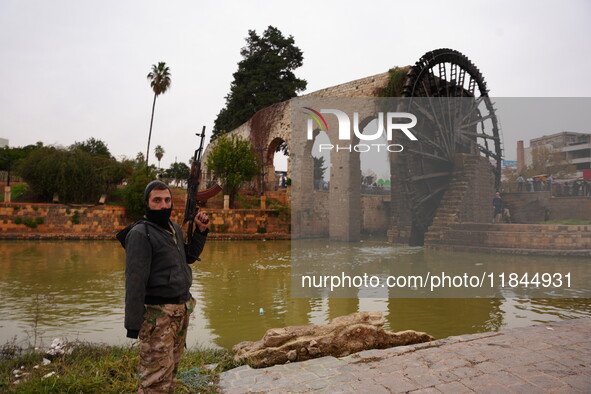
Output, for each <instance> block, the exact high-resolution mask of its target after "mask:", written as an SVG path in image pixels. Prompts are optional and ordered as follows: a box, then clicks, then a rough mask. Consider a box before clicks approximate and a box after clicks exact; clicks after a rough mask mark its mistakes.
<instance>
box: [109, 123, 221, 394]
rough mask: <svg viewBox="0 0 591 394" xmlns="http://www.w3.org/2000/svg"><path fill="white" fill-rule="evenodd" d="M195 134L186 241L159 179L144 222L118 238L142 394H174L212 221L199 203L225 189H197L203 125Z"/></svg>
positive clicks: (148, 195)
mask: <svg viewBox="0 0 591 394" xmlns="http://www.w3.org/2000/svg"><path fill="white" fill-rule="evenodd" d="M197 136H198V137H201V143H200V145H199V149H197V150H196V151H195V157H194V158H193V163H192V164H191V172H190V175H189V179H188V184H187V194H188V195H187V203H186V206H185V216H184V219H183V225H185V224H188V225H187V239H186V241H185V237H184V236H183V231H182V230H181V227H180V226H179V225H178V224H176V223H175V222H173V221H171V220H170V214H171V213H172V192H171V191H170V188H169V187H168V186H167V185H166V184H165V183H163V182H161V181H152V182H150V183H149V184H148V185H147V186H146V190H145V191H144V209H145V212H146V214H145V216H144V218H143V219H140V220H138V221H137V222H135V223H134V224H132V225H130V226H128V227H127V228H125V229H124V230H122V231H120V232H119V233H118V234H117V239H118V240H119V242H121V245H123V247H124V248H125V252H126V259H125V328H126V329H127V336H128V337H129V338H138V336H139V339H140V360H139V367H138V370H139V375H140V388H139V392H140V393H150V392H166V393H168V392H174V389H175V375H176V372H177V367H178V364H179V362H180V361H181V357H182V355H183V350H184V348H185V341H186V338H187V328H188V327H189V316H190V315H191V312H193V309H194V307H195V299H194V298H193V297H192V296H191V293H190V289H191V283H192V281H193V277H192V272H191V268H190V267H189V264H192V263H193V262H194V261H195V260H199V255H200V254H201V252H202V251H203V247H204V246H205V241H206V239H207V233H208V232H209V218H208V217H207V215H205V214H204V213H199V204H200V203H202V202H204V201H206V200H208V199H209V198H211V197H213V196H215V195H216V194H218V193H219V192H220V191H221V190H222V188H221V187H220V186H219V185H214V186H213V187H211V188H209V189H207V190H204V191H201V192H199V191H198V190H199V180H200V177H201V154H202V152H203V140H204V137H205V127H203V131H202V133H201V134H197ZM195 225H196V227H195V228H194V226H195Z"/></svg>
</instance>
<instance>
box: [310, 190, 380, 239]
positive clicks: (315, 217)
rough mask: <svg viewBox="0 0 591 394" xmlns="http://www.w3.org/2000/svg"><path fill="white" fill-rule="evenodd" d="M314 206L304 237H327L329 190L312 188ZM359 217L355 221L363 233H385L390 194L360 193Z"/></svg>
mask: <svg viewBox="0 0 591 394" xmlns="http://www.w3.org/2000/svg"><path fill="white" fill-rule="evenodd" d="M313 201H314V206H313V209H312V211H311V212H312V215H311V217H309V218H308V220H309V221H310V223H309V224H308V225H306V228H307V229H309V230H308V231H307V232H306V233H305V234H303V237H304V238H310V237H311V238H317V237H328V236H329V227H330V215H329V212H330V209H329V204H330V200H329V192H328V191H324V190H314V192H313ZM360 201H361V217H360V218H359V220H357V221H356V223H359V225H360V226H361V232H362V233H364V234H382V235H383V234H385V233H386V231H387V230H388V228H389V226H390V196H380V195H361V200H360Z"/></svg>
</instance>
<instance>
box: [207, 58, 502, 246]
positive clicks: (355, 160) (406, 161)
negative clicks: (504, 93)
mask: <svg viewBox="0 0 591 394" xmlns="http://www.w3.org/2000/svg"><path fill="white" fill-rule="evenodd" d="M396 70H397V72H398V73H400V72H402V73H404V76H405V78H404V79H403V81H402V82H400V87H401V89H400V92H399V93H401V95H402V96H405V97H423V98H424V97H430V96H438V95H439V96H454V97H457V96H462V97H472V98H473V99H474V101H476V102H479V103H482V102H484V103H485V104H486V105H487V107H485V111H484V112H485V113H484V114H483V113H482V111H479V110H477V121H476V122H472V123H470V127H468V128H467V127H462V126H457V125H456V127H455V129H458V128H459V129H461V130H460V131H457V130H455V129H454V130H447V131H444V132H441V131H440V132H439V134H438V133H433V134H429V133H425V136H426V137H425V138H426V142H427V144H425V143H423V144H422V146H430V147H427V148H413V150H411V151H412V152H414V153H412V154H406V152H405V154H404V155H402V154H390V155H389V156H390V158H389V160H390V166H391V185H392V187H391V192H390V195H387V196H365V195H362V193H361V187H360V179H361V167H360V154H359V153H355V152H349V151H347V150H345V151H342V152H334V151H333V152H331V169H330V182H329V184H330V187H329V190H328V191H322V190H315V189H314V184H313V166H314V164H313V158H312V154H311V152H312V144H313V141H309V140H307V139H306V136H305V135H304V134H305V133H301V132H297V133H296V132H293V130H292V116H293V112H292V110H294V111H298V112H301V100H302V99H304V100H320V99H323V100H325V99H330V98H367V97H383V96H384V92H385V91H386V89H387V88H388V86H389V84H391V83H392V76H393V74H392V70H390V71H389V72H384V73H381V74H377V75H374V76H370V77H366V78H361V79H357V80H354V81H351V82H348V83H344V84H341V85H337V86H332V87H329V88H326V89H322V90H318V91H316V92H312V93H309V94H307V95H305V96H301V97H298V98H295V99H292V100H288V101H285V102H281V103H277V104H274V105H272V106H270V107H267V108H264V109H262V110H260V111H258V112H257V113H256V114H255V115H254V116H253V117H252V118H251V119H249V120H248V121H247V122H246V123H244V124H243V125H241V126H240V127H238V128H236V129H235V130H233V131H232V132H231V133H233V134H236V135H239V136H241V137H243V138H245V139H248V140H250V141H251V142H252V143H253V145H254V147H255V149H257V151H258V152H259V153H260V154H261V157H262V159H263V162H264V171H263V173H264V174H265V175H264V180H262V182H261V183H262V184H263V185H264V186H263V187H264V188H265V190H275V189H276V187H277V186H276V185H277V184H278V182H277V179H276V178H275V168H274V165H273V160H274V155H275V152H276V150H277V147H278V146H279V145H280V144H282V143H285V144H287V147H288V151H289V157H288V177H290V178H291V180H292V186H291V204H292V205H291V212H292V235H293V237H294V238H305V237H328V238H330V239H331V240H338V241H356V240H359V238H360V235H361V233H362V232H364V231H368V232H372V233H378V234H379V233H381V234H382V235H386V233H387V235H388V238H389V239H390V240H391V241H393V242H402V243H410V244H411V245H412V244H414V245H419V244H423V242H426V243H429V242H437V240H438V239H439V238H441V237H443V233H444V232H445V230H446V229H447V228H449V226H451V225H453V223H457V222H462V221H463V222H489V221H490V210H489V209H488V207H489V205H490V196H491V195H492V194H493V193H494V190H495V187H498V181H499V178H500V160H501V145H500V144H501V141H500V137H499V135H498V129H497V128H496V117H495V115H494V110H493V109H492V105H491V104H490V102H489V100H488V94H487V93H488V91H487V89H486V85H485V83H484V80H483V78H482V76H481V74H480V72H479V71H478V69H476V68H475V67H474V65H473V64H472V63H471V62H470V61H469V60H468V59H467V58H466V57H465V56H463V55H462V54H460V53H459V52H457V51H453V50H449V49H440V50H436V51H432V52H428V53H427V54H425V55H424V56H423V57H422V58H421V59H420V60H419V61H418V62H417V63H416V64H415V65H414V66H408V67H404V68H397V69H396ZM434 70H435V71H434ZM298 100H299V101H298ZM486 108H488V111H489V112H488V113H486V112H487V109H486ZM491 119H492V126H489V130H488V131H486V130H483V129H482V128H484V127H485V126H484V123H485V122H488V123H489V124H490V122H491ZM476 123H478V125H479V126H482V128H481V129H479V130H476V126H475V124H476ZM481 123H482V125H481ZM329 126H330V121H329ZM328 129H329V130H330V131H327V134H328V138H329V139H330V141H331V143H332V141H336V139H337V136H336V135H335V131H334V130H338V128H336V127H329V128H328ZM468 129H469V130H468ZM491 130H492V131H491ZM317 132H318V130H315V133H317ZM315 135H316V134H315ZM446 138H450V141H452V142H448V141H446ZM419 139H421V138H419ZM454 141H456V142H454ZM459 141H463V145H461V144H460V142H459ZM466 141H467V143H466ZM423 142H425V141H423ZM438 145H447V146H449V145H451V146H452V149H451V151H446V152H440V151H438V149H437V146H438ZM467 145H470V146H469V147H468V148H466V146H467ZM212 146H213V144H210V145H209V146H208V148H207V149H206V151H205V153H204V157H205V158H206V157H207V154H208V153H209V152H210V151H211V147H212ZM417 146H418V145H417ZM454 146H455V147H456V149H453V147H454ZM461 146H463V147H464V148H461ZM405 148H406V147H405ZM279 154H281V153H279ZM411 168H412V170H411ZM441 168H445V169H446V171H441V170H440V169H441ZM417 171H418V172H417ZM204 174H207V170H206V169H205V171H204ZM483 207H486V208H487V209H482V208H483Z"/></svg>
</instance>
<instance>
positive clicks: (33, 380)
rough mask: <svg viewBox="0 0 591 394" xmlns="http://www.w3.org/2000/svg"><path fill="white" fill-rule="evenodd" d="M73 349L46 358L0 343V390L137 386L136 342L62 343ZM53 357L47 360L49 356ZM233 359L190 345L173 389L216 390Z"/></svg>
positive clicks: (95, 390) (127, 390) (102, 389)
mask: <svg viewBox="0 0 591 394" xmlns="http://www.w3.org/2000/svg"><path fill="white" fill-rule="evenodd" d="M68 347H70V349H71V352H67V354H65V355H60V356H56V357H49V356H48V355H46V354H45V353H44V352H40V351H24V352H22V353H20V352H19V349H18V347H16V346H15V345H14V344H10V343H8V344H5V345H4V346H0V391H1V392H14V393H45V392H55V393H66V392H79V393H98V392H102V393H105V392H108V393H131V392H135V391H137V387H138V385H139V380H138V379H137V376H136V367H137V363H138V354H139V351H138V348H137V346H107V345H100V344H89V343H72V344H69V345H66V349H68ZM50 358H51V360H50ZM236 366H237V364H236V363H235V362H234V361H233V360H232V357H231V354H229V352H228V351H226V350H219V349H188V350H186V351H185V353H184V355H183V358H182V360H181V363H180V364H179V373H178V375H177V378H178V384H177V392H181V393H189V392H191V393H193V392H202V393H215V392H217V387H216V382H217V374H218V373H219V372H220V371H224V370H227V369H230V368H233V367H236Z"/></svg>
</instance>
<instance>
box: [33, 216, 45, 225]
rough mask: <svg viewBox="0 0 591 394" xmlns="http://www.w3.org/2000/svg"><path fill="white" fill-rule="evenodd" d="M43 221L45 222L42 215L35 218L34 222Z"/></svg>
mask: <svg viewBox="0 0 591 394" xmlns="http://www.w3.org/2000/svg"><path fill="white" fill-rule="evenodd" d="M44 222H45V220H44V219H43V218H42V217H36V218H35V223H37V224H43V223H44Z"/></svg>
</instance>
